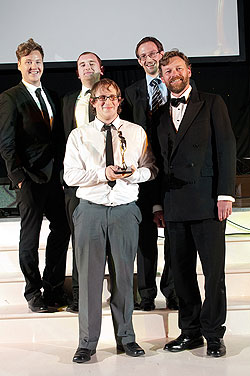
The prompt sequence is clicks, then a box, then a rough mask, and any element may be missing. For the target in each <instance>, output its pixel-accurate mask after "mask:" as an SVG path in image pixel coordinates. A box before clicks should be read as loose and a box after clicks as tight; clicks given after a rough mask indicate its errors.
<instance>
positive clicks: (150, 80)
mask: <svg viewBox="0 0 250 376" xmlns="http://www.w3.org/2000/svg"><path fill="white" fill-rule="evenodd" d="M156 78H157V80H159V81H158V85H159V84H161V82H162V81H161V79H160V76H157V77H152V76H150V75H149V74H146V81H147V85H148V86H150V84H151V82H152V81H153V80H154V79H156Z"/></svg>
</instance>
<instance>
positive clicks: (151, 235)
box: [122, 37, 178, 311]
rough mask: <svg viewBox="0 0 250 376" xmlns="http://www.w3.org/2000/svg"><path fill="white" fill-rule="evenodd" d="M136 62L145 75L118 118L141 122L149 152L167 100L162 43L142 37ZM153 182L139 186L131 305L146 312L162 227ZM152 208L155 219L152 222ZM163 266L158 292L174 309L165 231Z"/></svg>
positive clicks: (151, 304) (127, 94)
mask: <svg viewBox="0 0 250 376" xmlns="http://www.w3.org/2000/svg"><path fill="white" fill-rule="evenodd" d="M135 53H136V57H137V59H138V63H139V64H140V65H141V67H142V68H143V69H144V71H145V74H146V76H145V78H143V79H142V80H139V81H136V82H135V83H134V84H132V85H131V86H129V87H127V88H126V90H125V101H124V110H123V112H122V117H123V118H125V119H127V120H129V121H131V122H133V123H136V124H139V125H141V126H142V127H143V128H144V130H145V131H146V132H147V136H148V138H149V140H150V143H151V145H152V148H153V151H154V153H155V154H157V152H158V150H159V146H158V140H157V137H156V136H157V133H156V127H157V124H158V122H159V116H158V114H159V111H158V110H159V107H160V106H162V105H163V104H164V103H166V101H167V95H168V91H167V88H166V86H165V85H164V84H163V82H162V81H161V79H160V77H159V61H160V59H161V58H162V56H163V54H164V52H163V45H162V43H161V42H160V41H159V40H158V39H156V38H154V37H145V38H143V39H142V40H141V41H140V42H139V43H138V44H137V46H136V50H135ZM155 184H156V182H155V181H152V182H146V183H143V184H141V185H140V193H139V199H138V202H137V204H138V206H139V207H140V210H141V213H142V222H141V224H140V237H139V249H138V253H137V281H138V291H139V294H140V296H141V303H140V305H139V307H138V306H135V308H137V309H138V308H139V309H142V310H145V311H150V310H153V309H154V308H155V304H154V300H155V297H156V295H157V287H156V272H157V258H158V249H157V238H158V231H157V226H158V227H165V223H164V218H163V211H162V207H161V206H160V205H157V204H159V202H156V193H155ZM153 207H154V212H157V215H155V222H156V223H154V222H153ZM165 239H166V242H165V266H164V271H163V275H162V278H161V285H160V288H161V291H162V293H163V294H164V296H165V297H166V301H167V307H168V308H169V309H178V302H177V299H176V294H175V290H174V284H173V277H172V272H171V270H170V268H169V266H170V265H169V262H170V259H169V246H168V241H167V233H166V231H165Z"/></svg>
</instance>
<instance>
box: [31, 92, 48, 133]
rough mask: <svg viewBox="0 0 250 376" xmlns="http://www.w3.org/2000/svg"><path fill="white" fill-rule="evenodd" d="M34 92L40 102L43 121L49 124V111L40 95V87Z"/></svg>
mask: <svg viewBox="0 0 250 376" xmlns="http://www.w3.org/2000/svg"><path fill="white" fill-rule="evenodd" d="M35 93H36V96H37V98H38V100H39V103H40V106H41V110H42V114H43V118H44V121H45V122H46V123H47V124H48V125H49V126H50V119H49V113H48V109H47V106H46V104H45V102H44V99H43V97H42V94H41V89H40V88H38V89H36V91H35Z"/></svg>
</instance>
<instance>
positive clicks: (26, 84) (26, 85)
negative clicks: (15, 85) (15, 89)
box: [22, 80, 42, 93]
mask: <svg viewBox="0 0 250 376" xmlns="http://www.w3.org/2000/svg"><path fill="white" fill-rule="evenodd" d="M22 83H23V84H24V86H25V87H26V88H27V89H28V90H29V91H30V92H32V93H35V91H36V89H39V88H40V89H41V90H42V85H41V84H40V85H39V86H35V85H32V84H29V83H28V82H26V81H24V80H22Z"/></svg>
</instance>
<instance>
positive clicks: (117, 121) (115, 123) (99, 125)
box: [95, 116, 120, 131]
mask: <svg viewBox="0 0 250 376" xmlns="http://www.w3.org/2000/svg"><path fill="white" fill-rule="evenodd" d="M95 124H96V126H97V129H99V131H101V129H102V127H103V125H104V124H107V123H103V121H101V120H99V119H98V118H97V117H95ZM112 124H113V126H114V127H115V128H116V129H118V128H119V126H120V117H119V116H117V117H116V118H115V120H113V121H112Z"/></svg>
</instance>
